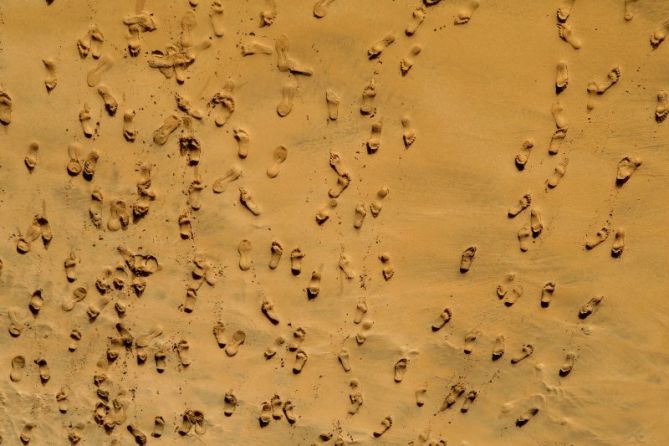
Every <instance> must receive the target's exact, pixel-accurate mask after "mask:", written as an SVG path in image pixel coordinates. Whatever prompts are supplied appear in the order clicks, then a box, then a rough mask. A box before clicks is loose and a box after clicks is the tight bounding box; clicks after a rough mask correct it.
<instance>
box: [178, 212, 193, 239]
mask: <svg viewBox="0 0 669 446" xmlns="http://www.w3.org/2000/svg"><path fill="white" fill-rule="evenodd" d="M178 223H179V235H180V236H181V239H182V240H188V239H192V238H193V225H192V223H191V216H190V213H189V212H188V211H184V212H182V213H181V215H179V218H178Z"/></svg>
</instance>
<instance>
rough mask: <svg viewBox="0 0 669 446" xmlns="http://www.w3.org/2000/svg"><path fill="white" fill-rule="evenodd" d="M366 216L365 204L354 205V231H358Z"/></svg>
mask: <svg viewBox="0 0 669 446" xmlns="http://www.w3.org/2000/svg"><path fill="white" fill-rule="evenodd" d="M366 216H367V211H366V210H365V203H362V202H359V203H358V204H357V205H356V207H355V211H354V217H353V227H354V228H355V229H360V228H361V227H362V224H363V223H364V221H365V217H366Z"/></svg>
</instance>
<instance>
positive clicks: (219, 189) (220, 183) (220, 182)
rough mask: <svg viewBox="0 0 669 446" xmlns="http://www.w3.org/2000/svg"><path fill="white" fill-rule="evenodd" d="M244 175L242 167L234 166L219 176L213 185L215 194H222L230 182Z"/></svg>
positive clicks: (212, 188)
mask: <svg viewBox="0 0 669 446" xmlns="http://www.w3.org/2000/svg"><path fill="white" fill-rule="evenodd" d="M241 176H242V168H241V167H239V166H232V167H231V168H230V169H228V171H227V172H226V173H225V175H223V176H222V177H219V178H217V179H216V180H215V181H214V184H213V185H212V186H211V190H212V191H213V192H214V193H215V194H222V193H223V192H225V190H226V189H227V188H228V184H230V183H232V182H233V181H236V180H238V179H239V177H241Z"/></svg>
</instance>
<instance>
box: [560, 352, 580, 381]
mask: <svg viewBox="0 0 669 446" xmlns="http://www.w3.org/2000/svg"><path fill="white" fill-rule="evenodd" d="M575 361H576V354H575V353H572V352H569V353H567V354H566V355H565V358H564V363H563V364H562V367H560V370H559V372H558V374H559V375H560V376H561V377H563V378H564V377H565V376H567V375H569V374H570V373H571V371H572V369H573V368H574V362H575Z"/></svg>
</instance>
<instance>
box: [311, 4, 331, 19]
mask: <svg viewBox="0 0 669 446" xmlns="http://www.w3.org/2000/svg"><path fill="white" fill-rule="evenodd" d="M332 2H334V0H318V1H317V2H316V3H315V4H314V9H313V13H314V17H316V18H317V19H322V18H323V17H325V16H326V15H327V13H328V8H329V7H330V4H331V3H332Z"/></svg>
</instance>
